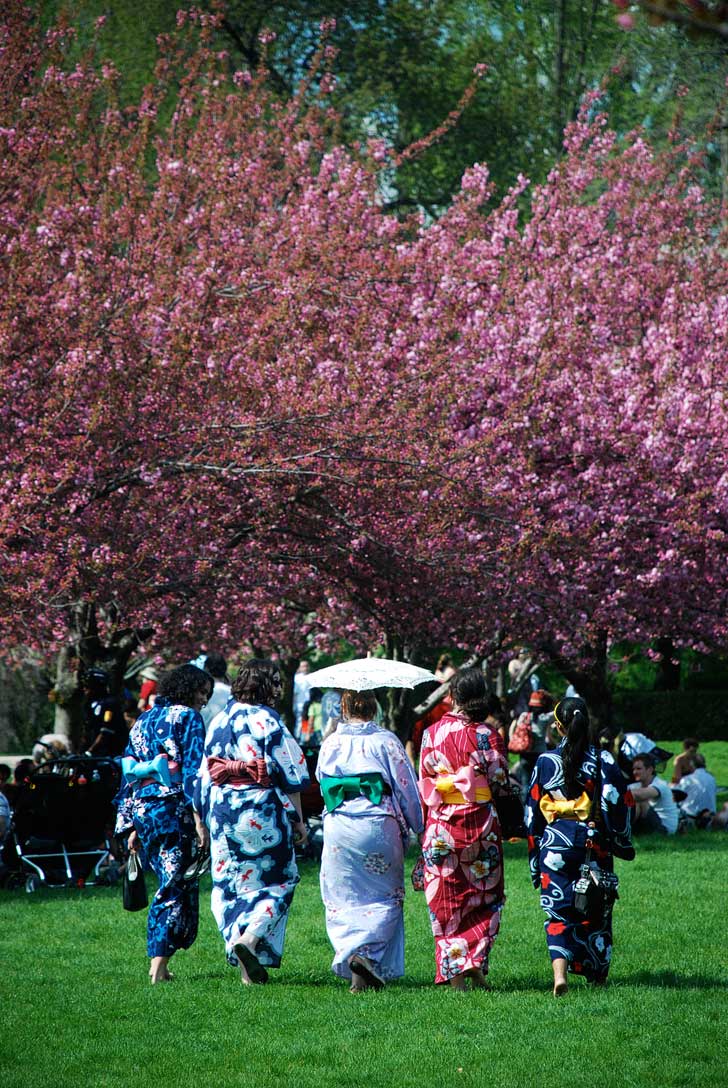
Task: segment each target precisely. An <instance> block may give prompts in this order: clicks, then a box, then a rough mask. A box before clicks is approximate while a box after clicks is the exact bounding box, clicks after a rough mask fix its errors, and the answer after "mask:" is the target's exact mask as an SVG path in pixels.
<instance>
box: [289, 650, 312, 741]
mask: <svg viewBox="0 0 728 1088" xmlns="http://www.w3.org/2000/svg"><path fill="white" fill-rule="evenodd" d="M310 670H311V666H310V665H309V663H308V661H306V659H305V658H304V659H303V661H301V663H300V665H299V666H298V668H297V669H296V673H295V676H294V677H293V717H294V727H293V735H294V737H295V738H296V740H299V739H300V737H301V723H302V721H303V708H304V707H305V705H306V703H307V702H308V699H309V693H310V691H311V681H310V680H309V678H308V673H309V672H310Z"/></svg>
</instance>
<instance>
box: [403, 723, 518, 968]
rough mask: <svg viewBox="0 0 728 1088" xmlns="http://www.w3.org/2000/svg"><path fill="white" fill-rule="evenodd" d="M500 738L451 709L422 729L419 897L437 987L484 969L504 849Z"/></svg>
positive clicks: (496, 920) (496, 919)
mask: <svg viewBox="0 0 728 1088" xmlns="http://www.w3.org/2000/svg"><path fill="white" fill-rule="evenodd" d="M507 774H508V763H507V760H506V755H505V750H504V747H503V741H502V740H501V738H500V736H499V735H498V733H497V732H495V730H493V729H491V728H490V726H488V725H485V724H473V723H472V722H471V721H469V720H468V719H467V718H466V717H465V716H464V715H462V714H456V713H454V712H450V713H448V714H446V715H445V716H444V717H443V718H441V719H440V721H439V722H437V723H436V724H435V725H432V726H430V728H429V729H428V730H427V731H426V732H425V736H424V739H423V742H422V752H421V755H420V793H421V794H422V799H423V801H424V803H425V806H426V808H427V825H426V827H425V837H424V840H423V843H422V855H423V857H424V861H425V896H426V898H427V905H428V907H429V908H430V917H431V920H432V932H433V935H434V937H435V961H436V964H437V973H436V975H435V982H448V981H449V980H450V979H451V978H454V977H455V976H456V975H459V974H462V973H463V972H464V971H468V970H471V969H472V968H480V969H481V970H482V971H483V973H484V974H486V973H487V971H488V956H489V954H490V949H491V947H492V945H493V942H494V940H495V938H496V934H497V933H498V928H499V926H500V915H501V910H502V909H503V903H504V901H505V896H504V894H503V847H502V843H501V832H500V825H499V823H498V817H497V815H496V811H495V807H494V806H493V804H492V803H491V801H490V800H489V796H490V788H491V786H492V785H494V784H495V783H498V784H503V783H505V781H506V779H507Z"/></svg>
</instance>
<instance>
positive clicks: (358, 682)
mask: <svg viewBox="0 0 728 1088" xmlns="http://www.w3.org/2000/svg"><path fill="white" fill-rule="evenodd" d="M306 679H307V680H308V681H309V683H310V684H311V687H314V688H346V689H347V690H349V691H371V690H372V689H373V688H414V687H416V686H417V685H418V684H424V683H425V681H426V680H437V677H436V676H435V675H434V673H431V672H430V671H429V669H421V668H419V666H417V665H410V664H408V663H407V662H406V661H391V660H390V659H389V658H388V657H357V658H355V659H354V661H340V662H339V663H338V665H329V666H328V668H326V669H317V670H316V672H310V673H309V674H308V676H307V677H306Z"/></svg>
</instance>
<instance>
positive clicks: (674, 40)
mask: <svg viewBox="0 0 728 1088" xmlns="http://www.w3.org/2000/svg"><path fill="white" fill-rule="evenodd" d="M178 6H179V7H184V6H185V5H184V4H182V3H181V0H180V3H179V4H177V3H170V2H169V0H149V2H148V3H145V4H144V5H141V6H140V5H139V3H138V2H137V0H117V2H116V3H115V4H113V5H112V6H111V7H109V6H108V4H107V3H106V0H73V2H71V3H65V4H64V3H63V2H62V0H40V2H39V3H38V8H39V10H40V12H41V14H42V18H43V21H44V23H46V24H48V23H50V22H51V21H52V20H53V18H54V17H55V16H56V15H57V14H58V13H59V11H61V10H65V11H67V12H68V14H69V17H70V20H71V22H72V23H73V24H74V25H75V26H77V27H78V31H79V46H80V47H82V46H83V45H84V43H87V42H88V41H89V40H90V38H91V35H92V30H93V25H94V20H95V19H96V18H97V17H98V16H99V15H102V14H105V15H107V16H108V22H107V25H106V27H105V28H104V31H103V34H102V39H101V40H102V45H103V49H102V52H104V54H105V55H108V56H109V57H110V59H112V60H114V61H115V62H116V64H117V66H118V67H119V69H120V70H121V72H122V73H123V75H124V88H123V97H124V100H125V101H128V102H132V101H134V100H135V99H137V98H138V95H139V91H140V89H141V87H142V86H143V85H144V83H145V82H146V81H147V80H148V79H149V78H150V76H151V73H152V69H153V65H154V59H155V54H156V44H155V42H156V37H157V35H159V34H160V33H164V32H167V31H169V30H170V29H171V28H172V26H173V25H174V21H175V13H176V10H177V7H178ZM197 6H198V7H199V8H201V9H203V10H204V9H205V8H208V9H211V8H212V6H213V5H212V4H211V3H209V2H208V3H207V4H206V3H204V2H202V3H200V4H198V5H197ZM332 17H333V18H335V19H336V23H337V25H336V30H335V31H334V32H333V33H332V35H331V41H332V43H333V44H334V45H335V46H336V47H337V49H338V50H339V53H338V57H337V58H336V60H335V61H334V62H333V67H334V71H335V72H336V76H337V88H336V90H335V92H334V94H333V96H332V101H333V103H334V104H335V105H336V106H337V108H338V109H339V110H340V111H341V113H342V118H343V126H344V135H345V136H346V137H347V138H362V137H364V138H366V137H369V136H381V137H385V138H386V139H388V140H389V141H390V142H391V143H392V144H393V145H394V146H395V147H396V148H398V149H403V148H404V147H406V146H407V145H408V144H410V143H412V142H415V141H417V140H421V139H422V138H424V137H425V136H427V134H428V133H430V132H432V131H433V130H434V129H436V128H437V126H438V125H439V124H440V123H441V122H442V121H443V120H444V119H445V117H446V116H447V114H448V113H449V112H450V111H451V110H452V109H453V108H454V107H455V105H456V103H457V102H458V100H459V98H460V96H461V95H462V93H463V91H464V90H465V88H466V87H467V86H468V84H469V83H470V81H471V79H472V74H473V68H474V66H475V65H476V64H478V63H480V62H484V63H486V64H487V65H488V73H487V75H486V76H485V78H484V79H483V80H482V81H481V84H480V86H479V89H478V91H477V93H476V96H475V99H474V100H473V102H472V103H471V105H470V106H469V107H468V109H467V110H466V112H465V114H464V116H463V117H462V118H461V120H460V122H459V124H458V125H457V126H456V127H455V128H453V129H451V130H450V131H448V132H447V133H446V134H445V135H444V136H443V137H442V138H441V139H440V140H439V141H438V142H437V143H436V144H435V145H434V146H432V147H430V148H428V149H427V150H425V151H424V152H423V153H422V154H421V155H420V156H419V157H418V158H417V159H416V160H414V161H409V162H406V163H404V164H403V165H402V166H401V168H400V169H399V170H398V171H397V173H396V175H393V176H392V177H391V178H390V179H389V181H388V184H387V186H386V191H385V193H384V195H385V198H386V199H387V200H388V201H389V202H390V203H391V204H392V206H394V207H400V206H404V207H408V206H411V205H413V204H415V205H419V206H421V207H424V208H426V209H428V210H429V211H431V212H436V211H437V210H439V209H441V208H443V207H444V206H446V205H447V204H448V203H449V201H450V197H451V194H452V193H453V191H454V190H455V189H456V187H457V184H458V182H459V179H460V177H461V175H462V173H463V170H464V169H465V168H466V167H467V166H469V165H471V164H472V163H473V162H487V163H488V165H489V169H490V173H491V177H492V179H493V181H494V185H495V190H496V194H502V193H503V192H504V191H505V190H507V189H508V188H509V187H510V186H511V185H512V184H513V182H514V181H515V178H516V176H517V175H518V174H519V173H524V174H527V175H528V176H529V177H530V178H531V179H532V180H533V181H534V182H540V181H542V180H543V179H544V178H545V176H546V174H547V173H548V171H549V170H550V169H551V167H552V166H553V164H554V163H555V161H556V160H557V159H558V156H559V154H560V151H561V139H562V132H563V128H564V126H565V125H566V124H567V123H568V121H570V120H571V119H573V118H574V116H575V115H576V111H577V109H578V106H579V102H580V100H581V97H582V95H583V94H584V92H585V91H586V90H590V89H593V88H595V87H598V86H599V85H600V84H601V83H602V81H603V80H604V78H605V77H609V86H608V93H607V95H606V97H605V100H604V101H605V105H606V106H607V108H608V109H609V111H610V113H611V116H612V123H613V124H614V126H615V127H616V128H617V129H621V130H623V131H627V130H628V129H631V128H633V127H634V126H637V125H644V126H645V127H646V128H647V129H648V130H649V132H650V135H651V137H652V139H653V140H654V141H655V142H656V143H657V144H659V143H660V142H661V141H663V140H666V139H667V138H668V133H669V131H670V130H671V129H672V128H673V126H674V124H675V120H676V115H677V113H678V99H677V94H678V91H679V89H680V88H681V87H683V86H685V85H686V86H688V87H690V89H691V93H690V94H689V95H688V97H687V98H685V99H683V100H681V102H680V112H681V117H682V120H681V122H680V123H681V124H682V125H683V126H684V128H685V130H686V131H688V132H690V133H691V134H692V135H694V136H696V137H698V138H700V137H701V136H702V135H705V133H706V132H707V129H708V127H709V126H710V124H711V122H712V121H713V119H714V117H715V114H716V111H717V110H718V109H719V103H720V99H721V96H722V94H723V89H724V82H725V78H726V75H727V74H728V55H727V53H726V49H725V47H724V45H723V44H722V43H721V42H719V41H717V40H713V39H710V38H707V37H706V38H701V39H700V40H698V41H691V40H690V39H688V38H686V36H685V35H684V34H682V33H681V32H680V30H679V28H677V27H675V26H674V25H665V26H662V27H658V28H655V27H648V26H646V25H641V26H640V27H639V28H638V29H637V30H635V31H634V32H632V33H630V34H625V33H624V31H622V30H621V29H620V28H619V27H618V26H617V25H616V23H615V19H614V10H613V8H612V5H611V4H608V3H596V2H594V0H569V2H566V3H561V4H554V3H551V2H549V0H533V2H531V3H528V4H514V3H512V2H511V0H480V2H473V0H431V2H429V3H427V4H423V3H421V0H384V2H381V0H355V2H354V3H346V4H345V3H342V2H341V0H310V2H309V0H293V2H286V3H283V2H276V0H272V2H269V0H230V2H229V3H228V4H227V6H226V15H225V20H224V24H223V26H222V28H221V30H220V33H219V35H218V40H219V44H220V48H224V49H226V50H228V51H229V53H230V63H231V65H232V66H233V67H249V68H255V67H257V66H258V65H259V64H260V63H261V60H262V58H263V51H262V47H261V44H260V41H259V37H258V36H259V35H260V33H261V31H262V30H264V29H266V28H270V29H271V30H273V31H274V32H275V34H276V35H277V37H276V41H275V42H274V43H273V44H272V45H271V46H270V47H269V49H268V53H267V58H266V64H267V66H268V68H269V70H270V74H271V75H270V78H271V81H272V85H273V87H274V89H275V90H276V92H277V93H279V94H280V95H281V96H283V97H286V96H288V95H289V94H290V93H291V92H292V90H293V89H294V87H295V86H296V84H297V82H298V80H299V79H300V78H301V76H302V75H303V73H304V72H305V70H306V66H307V63H308V62H309V60H310V59H311V57H312V55H313V53H314V51H315V49H316V47H317V44H318V42H319V40H320V33H321V32H320V23H321V21H322V19H325V18H332ZM617 72H618V74H616V73H617ZM610 73H611V74H610ZM716 131H717V135H711V136H710V137H706V143H707V160H706V169H707V173H708V176H709V178H712V179H713V180H714V183H715V187H716V188H719V187H720V181H721V174H722V173H724V172H725V171H724V167H725V161H724V163H723V167H722V166H721V146H720V144H721V140H724V136H723V130H722V128H720V127H718V129H717V130H716ZM722 154H723V157H724V160H725V158H726V154H727V152H726V149H725V148H723V151H722Z"/></svg>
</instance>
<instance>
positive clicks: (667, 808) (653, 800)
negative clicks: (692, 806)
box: [629, 755, 680, 835]
mask: <svg viewBox="0 0 728 1088" xmlns="http://www.w3.org/2000/svg"><path fill="white" fill-rule="evenodd" d="M632 777H633V778H634V782H630V784H629V788H630V790H631V792H632V796H633V798H634V802H635V806H634V813H633V815H632V831H633V832H635V833H637V834H639V833H641V832H650V831H656V832H657V833H658V834H661V835H674V834H675V832H676V831H677V825H678V821H679V818H680V813H679V811H678V807H677V805H676V804H675V801H674V799H673V796H672V790H671V789H670V787H669V785H668V784H667V782H664V781H663V779H661V778H658V777H657V775H656V774H655V768H654V765H653V763H652V761H651V760H650V758H649V756H646V755H643V756H637V758H636V759H635V760H634V761H633V763H632Z"/></svg>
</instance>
